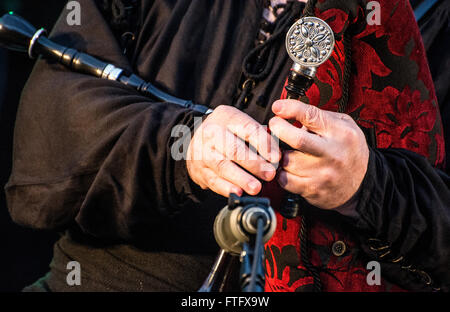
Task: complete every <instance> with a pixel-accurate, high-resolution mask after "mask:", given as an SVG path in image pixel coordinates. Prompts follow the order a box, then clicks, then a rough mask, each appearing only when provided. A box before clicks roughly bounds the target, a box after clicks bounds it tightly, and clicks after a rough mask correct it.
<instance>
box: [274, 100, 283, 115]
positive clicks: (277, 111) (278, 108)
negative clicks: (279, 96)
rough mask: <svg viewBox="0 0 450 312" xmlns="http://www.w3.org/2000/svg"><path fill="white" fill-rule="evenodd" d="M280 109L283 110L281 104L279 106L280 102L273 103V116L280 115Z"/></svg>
mask: <svg viewBox="0 0 450 312" xmlns="http://www.w3.org/2000/svg"><path fill="white" fill-rule="evenodd" d="M282 109H283V104H281V102H280V101H276V102H275V103H273V105H272V111H273V112H274V113H275V114H278V113H280V112H281V110H282Z"/></svg>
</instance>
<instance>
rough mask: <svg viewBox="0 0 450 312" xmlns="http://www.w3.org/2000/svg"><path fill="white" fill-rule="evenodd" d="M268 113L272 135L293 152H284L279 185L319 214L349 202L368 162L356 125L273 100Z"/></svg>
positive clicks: (308, 107)
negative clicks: (270, 114) (315, 208)
mask: <svg viewBox="0 0 450 312" xmlns="http://www.w3.org/2000/svg"><path fill="white" fill-rule="evenodd" d="M272 111H273V112H274V113H275V117H273V118H272V119H271V120H270V121H269V127H270V130H271V132H272V133H273V134H274V135H275V136H277V137H278V138H279V139H280V140H281V141H283V142H285V143H286V144H288V145H289V146H291V147H292V148H293V149H294V150H288V151H284V152H283V159H282V163H281V167H282V168H281V171H280V173H279V176H278V182H279V184H280V185H281V186H282V187H283V188H284V189H286V190H287V191H289V192H291V193H295V194H300V195H301V196H302V197H303V198H305V199H306V200H307V201H308V202H309V203H310V204H312V205H314V206H316V207H319V208H322V209H333V208H336V207H339V206H341V205H343V204H344V203H346V202H347V201H348V200H349V199H351V198H352V196H353V195H354V194H355V193H356V192H357V191H358V189H359V187H360V185H361V183H362V181H363V179H364V176H365V174H366V171H367V164H368V160H369V148H368V147H367V143H366V139H365V137H364V134H363V132H362V131H361V129H360V128H359V127H358V125H357V124H356V123H355V121H354V120H353V119H352V118H351V117H350V116H348V115H346V114H341V113H335V112H330V111H325V110H321V109H319V108H317V107H315V106H312V105H308V104H304V103H302V102H300V101H296V100H279V101H276V102H274V104H273V105H272ZM287 120H296V121H298V122H300V123H301V124H302V125H303V127H302V128H299V127H296V126H294V125H292V124H291V123H289V122H288V121H287Z"/></svg>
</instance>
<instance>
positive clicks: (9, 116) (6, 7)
mask: <svg viewBox="0 0 450 312" xmlns="http://www.w3.org/2000/svg"><path fill="white" fill-rule="evenodd" d="M65 3H66V1H62V0H39V1H36V0H0V15H3V14H4V13H7V12H9V11H14V13H16V14H18V15H21V16H23V17H24V18H26V19H28V20H29V21H30V22H31V23H32V24H33V25H35V26H36V27H44V28H46V29H48V30H50V29H51V28H52V26H53V24H54V23H55V22H56V19H57V18H58V15H59V13H60V12H61V11H62V9H63V7H64V5H65ZM33 64H34V61H33V60H30V59H28V58H27V57H26V55H22V54H19V53H10V52H7V51H5V50H3V49H1V48H0V292H1V291H19V290H21V289H22V288H23V287H24V286H26V285H27V284H31V283H33V282H34V281H35V280H37V279H38V278H40V277H41V276H43V275H44V274H45V273H46V272H47V271H48V265H49V263H50V261H51V255H52V249H53V242H54V241H55V240H56V238H57V236H56V234H54V233H48V232H43V231H34V230H31V229H25V228H22V227H20V226H18V225H15V224H14V223H13V222H12V221H11V218H10V217H9V214H8V210H7V208H6V204H5V193H4V191H3V186H4V185H5V183H6V182H7V180H8V177H9V174H10V171H11V154H12V139H13V130H14V120H15V115H16V110H17V104H18V102H19V98H20V92H21V90H22V88H23V86H24V84H25V82H26V80H27V78H28V76H29V75H30V73H31V70H32V68H33Z"/></svg>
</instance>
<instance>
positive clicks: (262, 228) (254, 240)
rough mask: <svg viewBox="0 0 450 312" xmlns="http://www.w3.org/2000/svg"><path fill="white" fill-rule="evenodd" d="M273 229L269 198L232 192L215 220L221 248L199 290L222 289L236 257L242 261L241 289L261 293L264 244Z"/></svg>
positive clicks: (217, 237) (216, 236) (215, 230)
mask: <svg viewBox="0 0 450 312" xmlns="http://www.w3.org/2000/svg"><path fill="white" fill-rule="evenodd" d="M275 228H276V217H275V213H274V212H273V209H272V208H271V207H270V201H269V199H267V198H261V197H238V196H237V195H235V194H231V195H230V198H229V199H228V205H227V206H225V207H224V208H223V209H222V210H221V211H220V212H219V214H218V215H217V217H216V220H215V222H214V236H215V238H216V241H217V243H218V244H219V246H220V247H221V248H222V249H221V250H220V252H219V255H218V256H217V258H216V262H215V263H214V265H213V268H212V270H211V272H210V274H209V275H208V277H207V279H206V280H205V282H204V283H203V285H202V287H201V288H200V289H199V292H212V291H224V290H225V289H226V287H227V286H228V285H227V283H228V282H229V281H230V280H231V274H230V272H231V271H232V268H233V267H234V266H235V264H236V263H237V260H239V261H240V262H241V264H240V274H239V284H240V288H241V291H243V292H263V291H264V281H265V278H264V276H265V274H264V244H265V243H266V242H267V241H268V240H269V239H270V238H271V237H272V235H273V233H274V232H275Z"/></svg>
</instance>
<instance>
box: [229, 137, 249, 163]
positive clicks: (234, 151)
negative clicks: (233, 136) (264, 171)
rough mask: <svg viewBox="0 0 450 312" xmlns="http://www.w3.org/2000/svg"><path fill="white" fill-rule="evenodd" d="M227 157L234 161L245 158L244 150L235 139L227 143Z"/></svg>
mask: <svg viewBox="0 0 450 312" xmlns="http://www.w3.org/2000/svg"><path fill="white" fill-rule="evenodd" d="M227 154H228V157H229V158H230V159H232V160H234V161H236V160H245V150H243V148H242V146H241V145H240V144H238V143H237V142H236V141H233V142H231V143H230V144H229V145H228V153H227Z"/></svg>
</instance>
